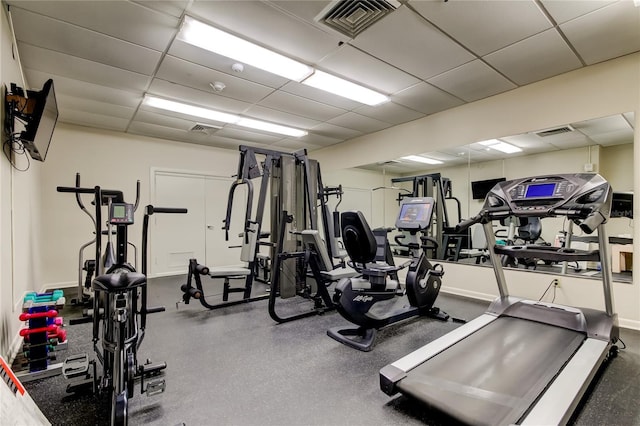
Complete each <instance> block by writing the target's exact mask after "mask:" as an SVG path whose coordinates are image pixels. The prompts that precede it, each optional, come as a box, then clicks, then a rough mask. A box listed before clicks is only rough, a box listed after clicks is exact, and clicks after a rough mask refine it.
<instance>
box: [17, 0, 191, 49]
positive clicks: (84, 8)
mask: <svg viewBox="0 0 640 426" xmlns="http://www.w3.org/2000/svg"><path fill="white" fill-rule="evenodd" d="M10 4H12V5H13V6H15V7H16V8H22V9H27V10H30V11H32V12H35V13H38V14H41V15H44V16H49V17H52V18H55V19H59V20H61V21H64V22H69V23H71V24H74V25H78V26H80V27H83V28H90V29H92V30H94V31H97V32H99V33H103V34H106V35H110V36H112V37H115V38H118V39H121V40H126V41H129V42H131V43H135V44H139V45H142V46H146V47H149V48H151V49H155V50H159V51H164V50H165V49H166V47H167V45H168V44H169V42H170V41H171V39H172V38H173V37H174V35H175V34H176V32H177V28H178V24H179V19H178V18H177V17H175V16H170V15H167V14H165V13H160V12H157V11H155V10H153V9H149V8H147V7H144V6H142V5H140V4H136V3H131V2H125V1H61V0H56V1H12V2H11V3H10ZM12 9H13V7H12Z"/></svg>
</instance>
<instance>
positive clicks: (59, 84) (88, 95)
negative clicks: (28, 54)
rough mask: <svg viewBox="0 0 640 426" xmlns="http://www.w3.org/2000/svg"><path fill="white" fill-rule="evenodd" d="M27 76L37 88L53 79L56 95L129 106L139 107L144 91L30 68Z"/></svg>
mask: <svg viewBox="0 0 640 426" xmlns="http://www.w3.org/2000/svg"><path fill="white" fill-rule="evenodd" d="M25 76H26V78H27V81H29V84H30V85H31V87H35V88H41V87H42V86H43V85H44V82H45V81H47V80H48V79H50V78H51V79H53V86H54V89H55V91H56V95H58V94H64V95H68V96H73V97H76V98H84V99H91V100H93V101H97V102H104V103H108V104H113V105H119V106H123V107H129V108H137V107H138V105H139V104H140V101H142V91H126V90H118V89H114V88H112V87H106V86H100V85H97V84H92V83H87V82H85V81H80V80H75V79H72V78H67V77H61V76H59V75H53V74H47V73H44V72H42V71H35V70H29V69H27V70H25Z"/></svg>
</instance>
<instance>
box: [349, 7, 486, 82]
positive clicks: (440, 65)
mask: <svg viewBox="0 0 640 426" xmlns="http://www.w3.org/2000/svg"><path fill="white" fill-rule="evenodd" d="M407 34H411V36H410V37H407ZM350 44H352V45H354V46H356V47H357V48H359V49H361V50H363V51H365V52H367V53H369V54H371V55H373V56H374V57H376V58H379V59H381V60H383V61H386V62H388V63H390V64H394V65H395V66H397V67H398V68H400V69H402V70H404V71H406V72H407V73H409V74H412V75H414V76H416V77H419V78H421V79H428V78H430V77H433V76H434V75H437V74H440V73H442V72H444V71H446V70H449V69H451V68H454V67H456V66H459V65H462V64H464V63H465V62H469V61H471V60H473V59H474V56H473V55H472V54H471V53H469V52H467V51H466V50H465V49H464V48H462V47H460V46H459V45H458V44H457V43H455V42H454V41H452V40H451V39H450V38H449V37H447V36H445V35H444V34H442V33H441V32H440V31H438V30H437V29H436V28H435V27H434V26H433V25H431V24H429V23H428V22H426V21H425V20H424V19H422V18H421V17H420V16H418V15H417V14H415V13H413V12H412V11H410V10H409V9H408V8H407V7H406V6H401V7H400V8H398V9H397V10H396V11H394V12H393V13H391V14H389V15H387V16H385V17H384V19H381V20H380V21H378V22H376V23H375V24H374V25H373V26H371V27H370V28H369V29H367V30H366V31H364V32H363V33H361V34H359V35H358V37H356V38H355V39H354V40H353V41H351V42H350Z"/></svg>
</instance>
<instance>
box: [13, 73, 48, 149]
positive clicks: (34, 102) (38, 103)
mask: <svg viewBox="0 0 640 426" xmlns="http://www.w3.org/2000/svg"><path fill="white" fill-rule="evenodd" d="M23 95H24V92H23V90H22V89H21V88H19V87H16V86H15V85H14V84H12V85H11V92H8V93H7V95H6V102H7V105H8V108H7V114H11V116H10V119H9V121H10V125H11V126H13V124H14V123H13V119H14V118H18V119H19V120H20V121H22V122H23V123H24V126H25V128H24V130H23V131H22V132H21V133H20V136H19V139H20V141H21V142H22V144H23V145H24V147H25V149H26V150H27V152H29V154H30V155H31V157H32V158H33V159H34V160H38V161H44V160H45V158H46V157H47V152H48V151H49V144H50V143H51V137H52V136H53V129H54V128H55V126H56V122H57V121H58V104H57V102H56V94H55V90H54V88H53V80H51V79H49V80H47V81H46V82H45V83H44V86H43V87H42V90H40V91H34V90H27V96H23Z"/></svg>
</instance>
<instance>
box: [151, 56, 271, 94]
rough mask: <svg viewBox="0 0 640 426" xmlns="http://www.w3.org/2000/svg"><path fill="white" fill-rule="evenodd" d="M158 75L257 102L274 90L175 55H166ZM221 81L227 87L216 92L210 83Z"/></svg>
mask: <svg viewBox="0 0 640 426" xmlns="http://www.w3.org/2000/svg"><path fill="white" fill-rule="evenodd" d="M156 77H158V78H160V79H163V80H166V81H170V82H172V83H177V84H180V85H182V86H187V87H191V88H193V89H197V90H201V91H203V92H210V93H212V94H214V95H217V96H223V97H225V98H231V99H236V100H239V101H243V102H248V103H255V102H258V101H260V100H261V99H263V98H264V97H265V96H267V95H269V94H270V93H271V92H273V88H271V87H267V86H263V85H260V84H256V83H252V82H250V81H247V80H243V79H242V78H239V77H236V76H234V75H231V74H224V73H221V72H219V71H215V70H212V69H210V68H206V67H203V66H201V65H197V64H194V63H191V62H187V61H185V60H182V59H178V58H175V57H173V56H165V58H164V59H163V61H162V64H161V65H160V68H159V69H158V72H157V73H156ZM214 82H221V83H223V84H224V85H225V86H226V87H225V88H224V89H223V90H222V91H221V92H215V91H214V90H213V89H212V88H211V86H210V85H209V84H210V83H214Z"/></svg>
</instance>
